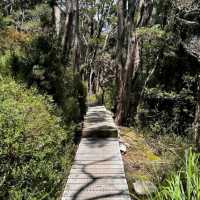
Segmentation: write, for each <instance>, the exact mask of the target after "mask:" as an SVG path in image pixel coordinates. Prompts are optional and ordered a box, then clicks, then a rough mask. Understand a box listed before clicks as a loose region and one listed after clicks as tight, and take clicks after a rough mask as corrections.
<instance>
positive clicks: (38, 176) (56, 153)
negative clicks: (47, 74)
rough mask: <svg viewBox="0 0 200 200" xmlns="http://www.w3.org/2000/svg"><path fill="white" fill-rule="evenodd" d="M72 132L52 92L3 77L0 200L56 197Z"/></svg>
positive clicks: (0, 91)
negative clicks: (59, 113)
mask: <svg viewBox="0 0 200 200" xmlns="http://www.w3.org/2000/svg"><path fill="white" fill-rule="evenodd" d="M72 136H73V129H72V127H62V126H61V119H60V118H59V117H58V116H56V113H55V106H54V104H53V101H52V99H51V98H50V97H48V96H45V95H43V96H41V95H39V94H38V93H37V90H36V89H30V90H27V89H26V88H25V87H24V86H23V85H20V84H18V83H16V82H15V81H13V80H12V79H11V78H2V79H1V80H0V141H1V142H0V180H1V182H0V199H11V200H12V199H13V200H17V199H27V200H33V199H34V200H36V199H37V200H39V199H56V196H57V195H58V192H59V189H60V186H61V183H62V180H63V178H64V175H65V174H66V172H67V169H68V168H69V166H70V163H71V155H72V151H73V145H72V143H71V141H72V140H71V139H72Z"/></svg>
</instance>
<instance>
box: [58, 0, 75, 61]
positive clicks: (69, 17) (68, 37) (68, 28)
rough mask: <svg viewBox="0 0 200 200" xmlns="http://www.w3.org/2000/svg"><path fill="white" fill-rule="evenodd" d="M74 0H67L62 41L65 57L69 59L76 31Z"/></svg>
mask: <svg viewBox="0 0 200 200" xmlns="http://www.w3.org/2000/svg"><path fill="white" fill-rule="evenodd" d="M73 1H74V0H66V19H65V26H64V33H63V37H62V42H61V46H62V54H63V59H68V56H69V52H70V50H71V45H72V38H73V32H74V31H73V20H74V17H75V12H74V4H73Z"/></svg>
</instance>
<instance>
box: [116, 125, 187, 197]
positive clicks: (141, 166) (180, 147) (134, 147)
mask: <svg viewBox="0 0 200 200" xmlns="http://www.w3.org/2000/svg"><path fill="white" fill-rule="evenodd" d="M120 137H121V141H122V142H123V143H125V144H126V146H127V147H128V148H127V152H126V154H124V155H123V160H124V165H125V172H126V176H127V180H128V183H129V190H130V192H131V193H133V194H134V192H133V187H132V184H133V183H134V182H135V181H137V180H145V181H152V182H154V183H155V184H159V183H161V182H162V181H163V180H164V178H165V177H166V175H168V174H169V173H170V171H172V170H173V169H174V168H175V166H176V165H177V163H178V161H181V159H184V156H183V154H184V152H185V149H187V148H188V146H189V145H190V144H188V142H187V140H184V139H183V138H182V137H178V136H175V135H157V136H155V135H150V134H148V133H147V134H144V133H139V132H137V131H134V129H131V128H126V127H120Z"/></svg>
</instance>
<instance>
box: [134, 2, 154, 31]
mask: <svg viewBox="0 0 200 200" xmlns="http://www.w3.org/2000/svg"><path fill="white" fill-rule="evenodd" d="M152 11H153V0H142V1H141V2H140V14H139V21H138V27H142V26H147V25H148V23H149V21H150V19H151V15H152Z"/></svg>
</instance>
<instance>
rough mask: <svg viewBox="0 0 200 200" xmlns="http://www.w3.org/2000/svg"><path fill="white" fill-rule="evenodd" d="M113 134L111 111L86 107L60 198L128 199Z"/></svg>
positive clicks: (117, 142)
mask: <svg viewBox="0 0 200 200" xmlns="http://www.w3.org/2000/svg"><path fill="white" fill-rule="evenodd" d="M117 136H118V130H117V127H116V125H115V123H114V121H113V119H112V115H111V113H110V112H109V111H107V110H106V109H105V107H103V106H97V107H90V108H89V109H88V112H87V115H86V117H85V121H84V128H83V138H82V139H81V142H80V144H79V148H78V150H77V153H76V156H75V161H74V164H73V166H72V168H71V171H70V174H69V176H68V180H67V183H66V186H65V189H64V192H63V196H62V200H95V199H98V200H130V196H129V195H128V185H127V181H126V178H125V173H124V166H123V161H122V157H121V154H120V149H119V141H118V138H117Z"/></svg>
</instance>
